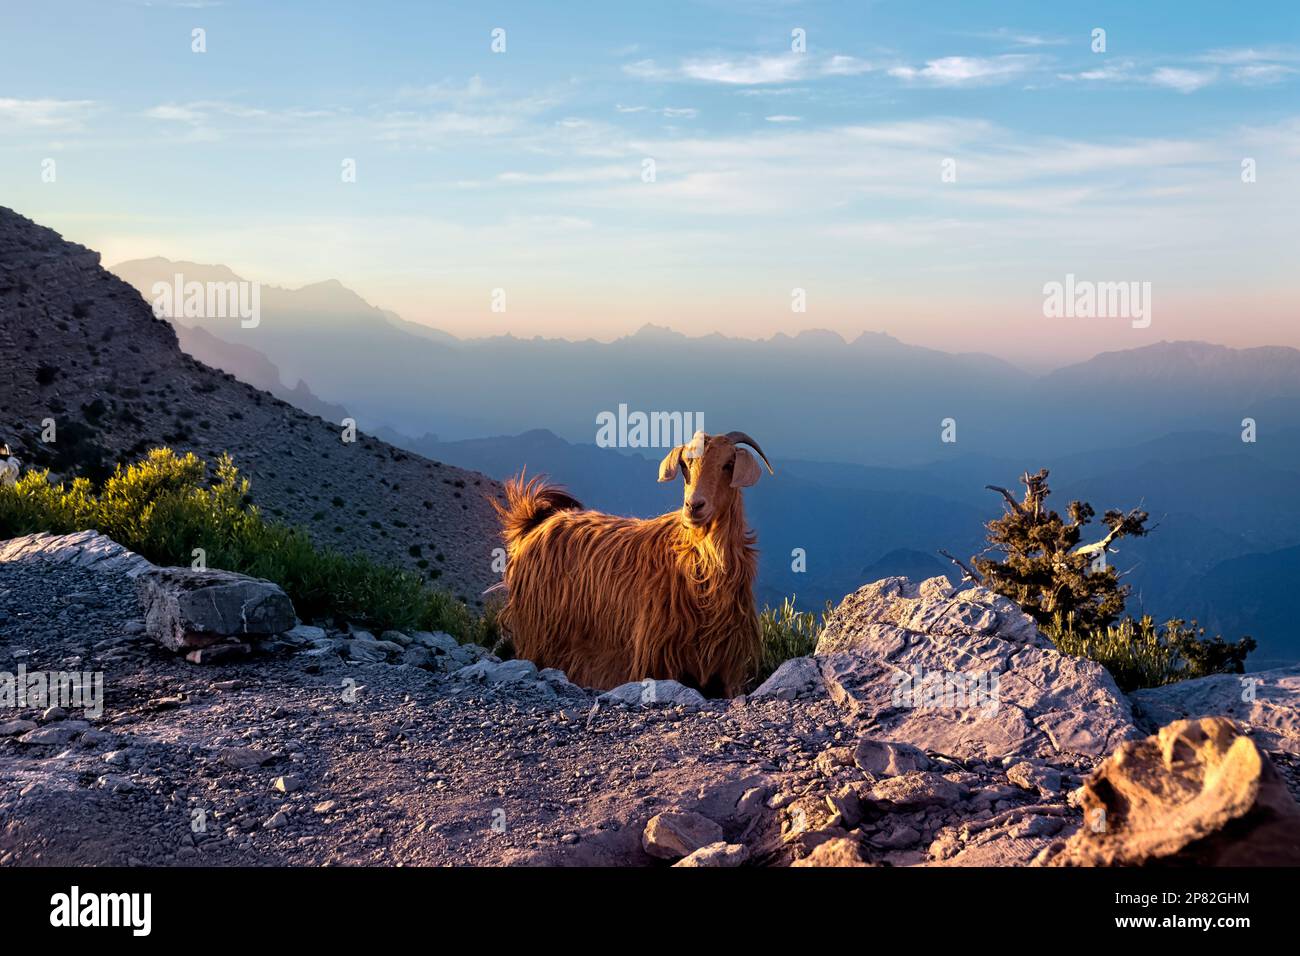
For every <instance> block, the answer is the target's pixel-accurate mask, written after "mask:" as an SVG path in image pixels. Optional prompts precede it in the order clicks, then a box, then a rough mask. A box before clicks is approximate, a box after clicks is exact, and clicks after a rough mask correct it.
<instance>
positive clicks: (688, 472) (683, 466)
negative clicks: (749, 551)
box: [659, 432, 772, 527]
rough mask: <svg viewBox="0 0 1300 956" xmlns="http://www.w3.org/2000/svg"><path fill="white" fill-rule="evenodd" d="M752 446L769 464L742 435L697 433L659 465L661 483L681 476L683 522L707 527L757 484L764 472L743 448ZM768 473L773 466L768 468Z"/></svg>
mask: <svg viewBox="0 0 1300 956" xmlns="http://www.w3.org/2000/svg"><path fill="white" fill-rule="evenodd" d="M742 442H743V443H744V444H747V445H750V446H752V447H753V449H754V450H755V451H756V452H758V454H759V456H760V457H762V459H763V463H764V464H767V456H766V455H764V454H763V450H762V449H761V448H759V447H758V445H757V444H756V443H755V442H754V440H753V439H752V438H749V437H748V436H746V435H745V434H744V433H743V432H728V433H727V434H725V435H706V434H704V432H696V433H695V437H694V438H693V439H691V443H690V444H689V445H678V446H677V447H676V448H674V449H673V450H672V451H670V452H669V453H668V454H667V455H666V456H664V460H663V461H661V462H660V463H659V480H660V481H672V480H673V479H674V478H676V477H677V473H678V471H680V472H681V474H682V480H683V483H684V486H685V487H684V489H683V492H682V519H683V520H684V521H685V522H686V523H687V524H690V525H693V526H695V527H704V526H707V525H708V524H709V523H710V522H711V521H713V519H714V518H715V517H717V516H718V515H720V514H724V513H725V512H726V511H727V510H728V509H729V508H730V507H731V504H732V502H733V501H734V500H735V498H736V496H737V495H739V494H740V489H741V488H748V487H749V486H750V485H752V484H754V483H755V482H756V481H758V476H759V474H760V473H761V469H760V468H759V466H758V462H757V461H755V460H754V456H753V455H751V454H750V453H749V452H748V451H746V450H745V449H743V448H741V447H740V444H741V443H742ZM767 469H768V471H769V472H771V471H772V466H771V465H770V464H769V465H767Z"/></svg>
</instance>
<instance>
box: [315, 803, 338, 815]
mask: <svg viewBox="0 0 1300 956" xmlns="http://www.w3.org/2000/svg"><path fill="white" fill-rule="evenodd" d="M338 805H339V802H338V801H337V800H322V801H321V802H320V803H318V804H316V806H314V807H312V808H311V812H312V813H333V812H334V810H335V809H337V808H338Z"/></svg>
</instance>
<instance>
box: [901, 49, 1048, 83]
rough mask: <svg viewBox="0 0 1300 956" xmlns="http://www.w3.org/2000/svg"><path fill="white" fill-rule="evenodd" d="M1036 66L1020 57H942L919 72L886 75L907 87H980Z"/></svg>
mask: <svg viewBox="0 0 1300 956" xmlns="http://www.w3.org/2000/svg"><path fill="white" fill-rule="evenodd" d="M1038 62H1039V59H1038V57H1036V56H1031V55H1029V54H1024V53H1007V54H1004V55H1002V56H991V57H979V56H945V57H940V58H939V59H937V60H927V61H926V64H925V66H923V67H920V68H916V67H910V66H896V67H893V68H892V69H891V70H890V71H889V75H890V76H893V77H895V78H897V79H900V80H904V81H905V82H908V83H922V84H926V85H929V86H981V85H986V84H994V83H1005V82H1007V81H1008V80H1012V79H1015V78H1016V77H1018V76H1021V75H1023V74H1025V73H1026V72H1028V71H1029V70H1031V69H1032V68H1033V67H1035V66H1036V65H1037V64H1038Z"/></svg>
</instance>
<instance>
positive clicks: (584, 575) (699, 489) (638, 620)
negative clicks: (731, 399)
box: [493, 432, 775, 697]
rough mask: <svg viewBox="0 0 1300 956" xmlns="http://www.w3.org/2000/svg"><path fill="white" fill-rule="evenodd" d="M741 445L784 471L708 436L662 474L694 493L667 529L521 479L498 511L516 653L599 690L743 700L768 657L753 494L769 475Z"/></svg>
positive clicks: (672, 458) (504, 621)
mask: <svg viewBox="0 0 1300 956" xmlns="http://www.w3.org/2000/svg"><path fill="white" fill-rule="evenodd" d="M742 444H745V445H749V446H750V447H751V448H753V449H754V451H756V452H757V453H758V455H759V457H760V458H762V459H763V464H765V465H767V470H768V473H769V474H775V472H773V471H772V466H771V464H770V463H769V462H768V460H767V456H766V455H764V454H763V450H762V449H761V448H759V446H758V443H757V442H755V441H754V440H753V439H752V438H750V437H749V436H747V435H746V434H745V433H744V432H728V433H727V434H725V435H705V434H704V432H696V433H695V436H694V438H693V439H692V440H691V443H690V444H689V445H678V446H677V447H676V448H674V449H673V450H672V451H670V452H669V453H668V454H667V455H666V456H665V457H664V459H663V461H662V462H660V464H659V480H660V481H672V480H673V479H674V478H675V477H676V476H677V474H678V472H679V471H680V472H681V475H682V479H683V481H684V483H685V491H684V494H683V501H682V507H681V509H680V510H678V511H671V512H669V513H668V514H665V515H660V516H659V517H657V518H648V519H639V518H622V517H618V516H615V515H607V514H602V513H600V512H596V511H584V510H582V505H581V504H580V503H579V502H578V501H577V500H576V499H575V498H573V497H571V496H570V495H569V494H568V493H567V492H565V491H563V490H562V489H560V488H558V487H555V486H552V485H548V484H546V482H545V481H544V480H543V479H541V478H534V479H532V480H531V481H526V480H525V478H524V475H523V474H522V473H521V474H520V475H519V477H518V478H516V479H512V480H511V481H508V482H507V483H506V504H505V505H504V506H503V505H501V504H499V503H497V502H495V501H494V502H493V505H494V506H495V507H496V509H497V513H498V515H499V516H500V518H501V526H502V536H503V537H504V539H505V543H506V555H507V562H506V571H505V582H504V583H505V586H506V592H507V595H508V596H507V598H506V603H505V606H504V607H503V608H502V610H501V614H500V623H501V625H502V628H503V630H504V631H506V633H507V634H508V635H509V636H510V638H511V640H512V642H513V644H514V648H515V652H516V654H518V655H519V656H520V657H524V658H527V659H529V660H532V661H533V662H534V663H536V664H537V666H538V667H556V668H559V669H560V670H563V671H564V672H565V673H566V674H567V675H568V677H569V679H570V680H572V681H574V682H575V683H578V684H582V685H584V686H587V687H596V688H601V689H606V688H610V687H615V686H617V685H619V684H623V683H627V682H628V681H634V680H642V679H645V678H656V679H672V680H677V681H680V682H681V683H683V684H686V685H687V686H691V687H695V688H697V689H699V690H701V691H702V692H704V693H705V695H706V696H713V697H716V696H719V695H720V694H721V695H726V696H728V697H732V696H735V695H737V694H739V693H740V692H741V691H742V689H743V688H744V686H745V683H746V682H747V681H748V680H749V679H750V678H751V677H753V675H754V672H755V670H756V668H757V665H758V657H759V650H760V637H759V623H758V612H757V611H756V610H755V607H754V593H753V584H754V575H755V571H756V568H757V553H758V552H757V550H756V548H755V547H754V542H755V536H754V533H753V532H752V531H750V530H749V528H748V527H747V526H746V524H745V510H744V505H743V503H742V501H741V489H742V488H747V487H749V486H750V485H752V484H754V483H755V482H756V481H758V477H759V475H760V474H761V469H760V468H759V466H758V462H756V461H755V460H754V458H753V456H752V455H750V453H749V452H748V451H746V450H745V449H743V448H741V447H739V446H740V445H742Z"/></svg>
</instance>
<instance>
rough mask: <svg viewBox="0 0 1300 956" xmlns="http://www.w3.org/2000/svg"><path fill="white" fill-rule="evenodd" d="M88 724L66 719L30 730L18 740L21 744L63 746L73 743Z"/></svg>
mask: <svg viewBox="0 0 1300 956" xmlns="http://www.w3.org/2000/svg"><path fill="white" fill-rule="evenodd" d="M78 725H80V726H78ZM87 726H89V725H88V724H86V723H84V722H83V721H79V720H64V721H60V722H59V723H57V724H54V725H53V726H51V727H42V728H41V729H39V730H31V731H28V732H27V733H25V734H23V735H22V736H21V737H19V738H18V742H19V743H20V744H38V745H43V746H47V747H62V746H63V745H64V744H67V743H71V742H72V739H73V738H74V737H76V736H77V735H78V734H80V733H81V732H82V731H83V730H85V729H86V727H87Z"/></svg>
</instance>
